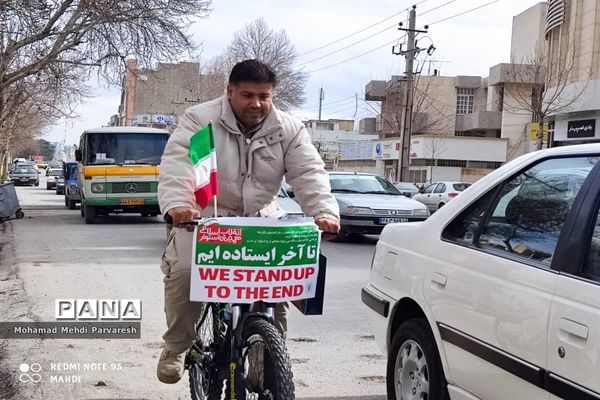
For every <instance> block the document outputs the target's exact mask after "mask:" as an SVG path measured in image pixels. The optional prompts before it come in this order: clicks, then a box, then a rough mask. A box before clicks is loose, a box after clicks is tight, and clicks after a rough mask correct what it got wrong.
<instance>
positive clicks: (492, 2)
mask: <svg viewBox="0 0 600 400" xmlns="http://www.w3.org/2000/svg"><path fill="white" fill-rule="evenodd" d="M499 1H500V0H494V1H490V2H489V3H485V4H482V5H480V6H477V7H474V8H471V9H470V10H466V11H463V12H461V13H458V14H455V15H452V16H450V17H446V18H443V19H440V20H438V21H435V22H431V23H429V24H427V25H429V26H431V25H433V24H439V23H440V22H444V21H448V20H450V19H453V18H456V17H460V16H461V15H465V14H467V13H470V12H472V11H476V10H479V9H480V8H483V7H487V6H489V5H491V4H494V3H497V2H499Z"/></svg>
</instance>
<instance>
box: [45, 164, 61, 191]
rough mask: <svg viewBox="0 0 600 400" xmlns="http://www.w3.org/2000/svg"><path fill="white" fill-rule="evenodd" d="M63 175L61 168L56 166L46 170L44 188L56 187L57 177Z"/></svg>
mask: <svg viewBox="0 0 600 400" xmlns="http://www.w3.org/2000/svg"><path fill="white" fill-rule="evenodd" d="M62 177H63V170H62V169H58V168H50V169H49V170H48V179H47V180H46V190H51V189H56V182H57V181H58V178H62Z"/></svg>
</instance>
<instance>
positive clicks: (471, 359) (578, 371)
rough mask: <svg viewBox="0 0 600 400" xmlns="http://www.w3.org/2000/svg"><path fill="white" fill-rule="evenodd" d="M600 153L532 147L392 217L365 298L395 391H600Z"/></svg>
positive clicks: (597, 148) (580, 395)
mask: <svg viewBox="0 0 600 400" xmlns="http://www.w3.org/2000/svg"><path fill="white" fill-rule="evenodd" d="M599 160H600V144H590V145H580V146H568V147H558V148H553V149H548V150H544V151H540V152H534V153H529V154H526V155H524V156H522V157H520V158H517V159H515V160H513V161H511V162H510V163H509V164H507V165H505V166H503V167H501V168H500V169H498V170H496V171H494V172H492V173H491V174H489V175H487V176H486V177H484V178H482V179H481V180H480V181H478V182H477V183H475V184H473V185H472V186H471V187H470V188H468V189H467V190H465V191H464V192H463V193H462V194H461V195H460V196H459V197H457V198H456V199H454V200H453V201H452V202H450V203H449V204H447V205H446V206H445V207H444V208H442V209H441V210H440V211H438V212H436V213H435V214H434V215H432V216H431V217H430V218H429V219H427V220H426V221H424V222H421V223H419V224H413V223H405V224H392V225H388V226H386V227H385V229H384V230H383V232H382V234H381V236H380V238H379V242H378V243H377V246H376V250H375V255H374V258H373V263H372V267H371V273H370V278H369V282H368V283H367V284H366V285H365V286H364V288H363V291H362V300H363V302H364V303H365V304H366V305H367V306H368V307H369V309H370V311H372V312H370V316H371V321H372V323H373V326H374V330H375V337H376V340H377V343H378V345H379V346H380V348H381V349H382V351H383V352H384V353H385V354H386V355H387V356H388V367H387V390H388V399H392V400H394V399H397V400H400V399H430V400H435V399H448V398H451V399H453V400H456V399H461V400H463V399H469V400H473V399H487V400H493V399H524V400H525V399H526V400H538V399H539V400H541V399H544V400H549V399H558V398H564V399H600V221H599V219H598V213H599V209H600V162H598V161H599Z"/></svg>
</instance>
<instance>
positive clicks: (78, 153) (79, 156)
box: [75, 150, 83, 161]
mask: <svg viewBox="0 0 600 400" xmlns="http://www.w3.org/2000/svg"><path fill="white" fill-rule="evenodd" d="M75 160H76V161H81V160H83V154H81V150H75Z"/></svg>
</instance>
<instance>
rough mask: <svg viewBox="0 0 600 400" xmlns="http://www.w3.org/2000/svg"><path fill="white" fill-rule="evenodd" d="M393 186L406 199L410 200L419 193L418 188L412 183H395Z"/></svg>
mask: <svg viewBox="0 0 600 400" xmlns="http://www.w3.org/2000/svg"><path fill="white" fill-rule="evenodd" d="M394 186H396V188H397V189H398V190H399V191H400V192H401V193H402V194H403V195H405V196H406V197H408V198H412V197H413V196H414V195H415V194H417V193H419V188H418V187H417V186H416V185H415V184H414V183H410V182H396V183H394Z"/></svg>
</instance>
